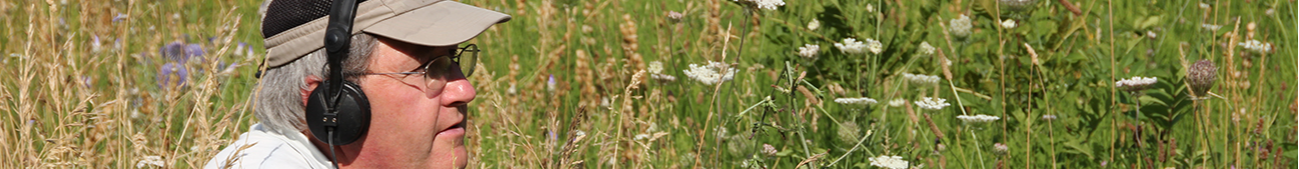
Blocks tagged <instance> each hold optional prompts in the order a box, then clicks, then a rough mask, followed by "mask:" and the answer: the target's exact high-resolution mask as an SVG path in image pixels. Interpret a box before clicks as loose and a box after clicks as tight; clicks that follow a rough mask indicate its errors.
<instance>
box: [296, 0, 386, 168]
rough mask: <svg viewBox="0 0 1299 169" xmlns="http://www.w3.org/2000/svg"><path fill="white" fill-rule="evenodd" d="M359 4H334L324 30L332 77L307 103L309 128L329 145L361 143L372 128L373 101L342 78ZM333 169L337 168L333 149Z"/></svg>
mask: <svg viewBox="0 0 1299 169" xmlns="http://www.w3.org/2000/svg"><path fill="white" fill-rule="evenodd" d="M356 6H357V2H356V0H334V1H333V5H332V6H331V7H330V9H329V27H327V28H326V29H325V49H326V50H327V52H328V54H329V77H328V78H327V79H325V81H324V84H323V85H318V86H317V87H316V89H315V90H312V91H311V96H310V97H311V98H310V99H309V101H307V107H306V121H307V128H309V129H311V133H312V135H314V137H315V138H316V139H319V140H322V141H325V142H326V143H329V145H331V146H334V145H347V144H351V143H352V142H355V141H356V140H357V139H360V138H361V136H364V135H365V132H366V131H367V130H369V128H370V100H369V99H367V98H365V93H364V92H362V91H361V86H360V85H357V84H356V83H353V82H351V81H347V80H346V79H344V78H343V66H342V65H343V60H345V59H346V58H347V57H348V53H349V52H350V49H349V48H350V47H351V44H352V22H353V21H352V20H353V19H354V18H355V16H356ZM329 154H330V155H332V156H334V159H335V160H332V161H334V162H333V163H334V168H338V162H337V158H338V156H337V155H335V154H334V148H332V147H331V148H330V149H329Z"/></svg>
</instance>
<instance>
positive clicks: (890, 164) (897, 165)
mask: <svg viewBox="0 0 1299 169" xmlns="http://www.w3.org/2000/svg"><path fill="white" fill-rule="evenodd" d="M870 160H871V165H873V166H876V167H880V168H889V169H906V168H907V167H908V166H910V165H911V164H910V162H907V161H906V160H902V156H888V155H881V156H877V157H871V158H870Z"/></svg>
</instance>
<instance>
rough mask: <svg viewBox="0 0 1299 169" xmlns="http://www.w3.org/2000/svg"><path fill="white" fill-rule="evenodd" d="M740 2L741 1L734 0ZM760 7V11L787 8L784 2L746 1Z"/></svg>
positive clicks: (773, 0) (768, 0) (769, 0)
mask: <svg viewBox="0 0 1299 169" xmlns="http://www.w3.org/2000/svg"><path fill="white" fill-rule="evenodd" d="M732 1H736V2H739V0H732ZM746 1H749V2H753V3H754V4H757V5H758V9H766V10H776V8H777V7H780V6H785V1H783V0H746Z"/></svg>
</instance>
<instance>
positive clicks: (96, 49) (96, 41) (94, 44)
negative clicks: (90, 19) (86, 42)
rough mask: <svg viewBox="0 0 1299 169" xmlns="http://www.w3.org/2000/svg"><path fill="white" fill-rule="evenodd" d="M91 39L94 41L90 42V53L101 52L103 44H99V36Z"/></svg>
mask: <svg viewBox="0 0 1299 169" xmlns="http://www.w3.org/2000/svg"><path fill="white" fill-rule="evenodd" d="M91 38H92V39H90V41H91V42H90V51H91V52H99V50H100V47H101V46H103V45H101V44H100V43H99V35H95V36H92V37H91Z"/></svg>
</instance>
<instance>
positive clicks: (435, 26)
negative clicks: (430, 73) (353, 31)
mask: <svg viewBox="0 0 1299 169" xmlns="http://www.w3.org/2000/svg"><path fill="white" fill-rule="evenodd" d="M509 20H510V15H506V14H503V13H500V12H496V11H492V10H487V9H483V8H478V7H475V6H471V5H467V4H464V3H460V2H455V1H442V2H437V3H434V4H431V5H428V6H424V7H420V8H418V9H415V10H412V11H410V12H406V13H402V14H400V15H397V16H393V17H392V18H388V19H386V20H384V21H380V22H379V23H376V24H375V25H373V26H370V27H369V28H365V30H362V31H365V32H369V33H372V34H376V35H380V36H384V37H388V38H392V39H396V40H399V41H403V42H407V43H412V44H417V45H423V46H450V45H455V44H460V43H463V42H465V41H469V39H472V38H474V37H476V36H478V34H481V33H482V32H483V31H486V30H487V28H488V27H491V26H492V25H495V24H497V23H501V22H505V21H509Z"/></svg>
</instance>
